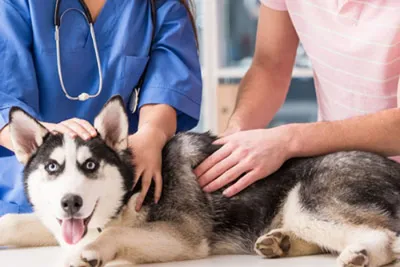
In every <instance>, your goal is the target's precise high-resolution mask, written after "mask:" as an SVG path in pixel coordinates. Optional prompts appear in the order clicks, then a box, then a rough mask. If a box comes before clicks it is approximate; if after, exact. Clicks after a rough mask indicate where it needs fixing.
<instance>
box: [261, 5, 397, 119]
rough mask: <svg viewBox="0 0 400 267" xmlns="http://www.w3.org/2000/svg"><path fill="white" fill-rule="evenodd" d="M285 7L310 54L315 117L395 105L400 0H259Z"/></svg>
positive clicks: (335, 116)
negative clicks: (316, 106) (316, 111)
mask: <svg viewBox="0 0 400 267" xmlns="http://www.w3.org/2000/svg"><path fill="white" fill-rule="evenodd" d="M261 2H262V3H263V4H264V5H266V6H268V7H270V8H272V9H275V10H280V11H285V10H287V11H288V12H289V15H290V18H291V20H292V22H293V25H294V27H295V29H296V31H297V34H298V36H299V38H300V41H301V43H302V44H303V46H304V49H305V51H306V53H307V55H308V56H309V58H310V60H311V63H312V66H313V71H314V80H315V87H316V93H317V99H318V118H319V120H326V121H331V120H340V119H345V118H349V117H352V116H357V115H363V114H368V113H373V112H377V111H380V110H383V109H388V108H394V107H396V106H397V86H398V83H399V74H400V0H261Z"/></svg>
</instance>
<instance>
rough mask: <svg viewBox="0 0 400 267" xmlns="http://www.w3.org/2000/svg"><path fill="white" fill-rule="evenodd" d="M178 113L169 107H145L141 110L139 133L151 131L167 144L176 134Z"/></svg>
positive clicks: (159, 105)
mask: <svg viewBox="0 0 400 267" xmlns="http://www.w3.org/2000/svg"><path fill="white" fill-rule="evenodd" d="M176 128H177V119H176V111H175V109H174V108H172V107H171V106H168V105H163V104H157V105H145V106H143V107H142V108H141V109H140V118H139V125H138V131H151V132H152V133H154V134H155V135H156V138H157V140H158V141H160V142H161V143H163V144H165V143H166V142H167V141H168V140H169V139H170V138H171V137H172V136H173V135H174V134H175V132H176Z"/></svg>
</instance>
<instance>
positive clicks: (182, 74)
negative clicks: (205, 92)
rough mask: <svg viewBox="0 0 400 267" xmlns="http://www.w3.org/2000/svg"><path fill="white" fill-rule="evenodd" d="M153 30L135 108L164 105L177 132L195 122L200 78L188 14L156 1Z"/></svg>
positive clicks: (176, 4) (179, 7) (173, 4)
mask: <svg viewBox="0 0 400 267" xmlns="http://www.w3.org/2000/svg"><path fill="white" fill-rule="evenodd" d="M160 2H161V3H162V4H158V7H157V27H156V32H155V40H154V42H153V47H152V52H151V58H150V61H149V67H148V70H147V73H146V77H145V81H144V84H143V87H142V89H141V92H140V99H139V107H141V106H143V105H145V104H168V105H170V106H172V107H174V108H175V110H176V111H177V116H178V117H177V122H178V129H177V130H178V131H183V130H189V129H191V128H193V127H195V126H196V125H197V123H198V121H199V116H200V104H201V97H202V79H201V69H200V62H199V56H198V51H197V47H196V40H195V35H194V31H193V28H192V24H191V21H190V18H189V15H188V13H187V11H186V9H185V7H184V6H183V5H182V4H181V3H180V2H179V1H158V3H160Z"/></svg>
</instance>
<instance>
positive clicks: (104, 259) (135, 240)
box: [66, 222, 209, 267]
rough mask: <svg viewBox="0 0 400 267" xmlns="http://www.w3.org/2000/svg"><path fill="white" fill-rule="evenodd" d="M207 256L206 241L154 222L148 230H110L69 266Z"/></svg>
mask: <svg viewBox="0 0 400 267" xmlns="http://www.w3.org/2000/svg"><path fill="white" fill-rule="evenodd" d="M208 253H209V247H208V243H207V241H206V239H205V238H202V237H201V236H199V235H196V233H189V232H188V231H185V230H184V229H182V227H181V228H178V227H177V226H174V225H173V224H170V223H167V222H154V223H151V224H149V225H148V227H146V228H128V227H111V228H108V229H106V230H105V231H104V232H103V233H102V234H101V235H100V236H99V237H98V239H96V240H95V241H94V242H93V243H91V244H89V245H87V246H86V247H84V249H83V250H82V252H81V253H80V257H79V258H77V259H75V261H74V262H68V263H67V264H66V266H72V267H81V266H90V267H100V266H104V265H105V264H107V263H109V262H110V261H114V260H124V261H128V262H130V263H132V264H142V263H154V262H168V261H181V260H189V259H198V258H204V257H206V256H207V255H208Z"/></svg>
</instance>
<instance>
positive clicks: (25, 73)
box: [0, 0, 39, 129]
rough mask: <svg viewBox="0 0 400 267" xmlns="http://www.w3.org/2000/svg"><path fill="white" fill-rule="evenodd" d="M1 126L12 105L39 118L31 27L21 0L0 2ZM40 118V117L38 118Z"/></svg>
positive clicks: (5, 122)
mask: <svg viewBox="0 0 400 267" xmlns="http://www.w3.org/2000/svg"><path fill="white" fill-rule="evenodd" d="M0 25H1V26H0V129H2V128H3V127H4V126H5V125H6V124H7V123H8V113H9V111H10V108H11V107H12V106H19V107H21V108H23V109H24V110H25V111H26V112H28V113H29V114H31V115H32V116H34V117H36V118H38V116H37V115H38V108H39V99H38V88H37V81H36V73H35V68H34V64H33V59H32V54H31V50H32V39H33V37H32V29H31V24H30V18H29V8H28V6H27V4H26V3H25V2H24V1H21V0H15V1H13V2H12V4H11V2H10V1H7V0H2V1H0ZM38 119H39V118H38Z"/></svg>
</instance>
